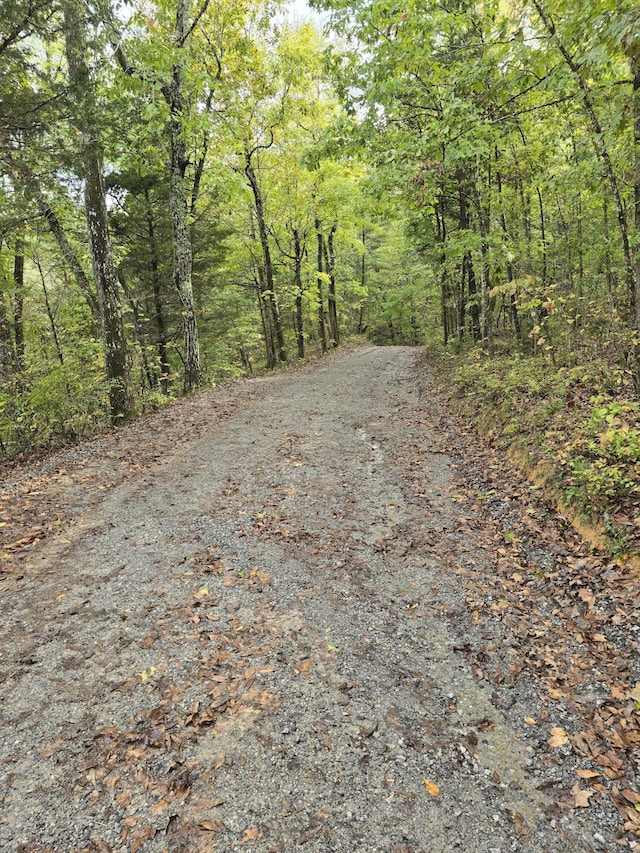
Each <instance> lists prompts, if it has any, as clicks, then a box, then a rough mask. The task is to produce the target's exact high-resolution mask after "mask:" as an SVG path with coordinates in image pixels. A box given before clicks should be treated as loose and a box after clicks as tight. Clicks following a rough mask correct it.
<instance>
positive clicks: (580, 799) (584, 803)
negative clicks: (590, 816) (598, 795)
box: [571, 782, 595, 809]
mask: <svg viewBox="0 0 640 853" xmlns="http://www.w3.org/2000/svg"><path fill="white" fill-rule="evenodd" d="M571 793H572V794H573V806H574V808H576V809H584V808H587V807H588V806H589V797H593V795H594V793H595V792H594V791H586V790H585V789H584V788H581V787H580V783H579V782H576V784H575V785H574V786H573V788H572V789H571Z"/></svg>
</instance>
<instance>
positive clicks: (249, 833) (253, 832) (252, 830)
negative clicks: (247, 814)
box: [242, 826, 262, 844]
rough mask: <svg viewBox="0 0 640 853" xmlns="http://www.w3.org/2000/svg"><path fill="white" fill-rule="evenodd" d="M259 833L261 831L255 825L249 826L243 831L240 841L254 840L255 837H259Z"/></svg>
mask: <svg viewBox="0 0 640 853" xmlns="http://www.w3.org/2000/svg"><path fill="white" fill-rule="evenodd" d="M261 835H262V833H261V832H260V830H259V829H258V827H257V826H251V827H249V829H247V830H245V833H244V835H243V836H242V843H243V844H245V843H246V842H247V841H255V840H256V839H257V838H260V836H261Z"/></svg>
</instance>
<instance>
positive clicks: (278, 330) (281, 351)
mask: <svg viewBox="0 0 640 853" xmlns="http://www.w3.org/2000/svg"><path fill="white" fill-rule="evenodd" d="M251 158H252V153H251V152H249V151H247V152H245V168H244V173H245V175H246V177H247V182H248V184H249V186H250V187H251V192H252V193H253V201H254V206H255V212H256V221H257V223H258V235H259V237H260V249H261V251H262V270H263V274H264V296H265V297H266V300H267V306H268V308H269V313H270V315H271V323H272V328H273V331H274V334H275V338H276V341H277V344H278V360H279V361H280V362H282V363H283V364H286V362H287V351H286V347H285V343H284V333H283V330H282V322H281V320H280V308H279V306H278V300H277V298H276V291H275V281H274V277H273V263H272V261H271V249H270V247H269V235H268V233H267V222H266V218H265V214H264V202H263V199H262V191H261V189H260V184H259V183H258V177H257V175H256V173H255V170H254V168H253V165H252V162H251Z"/></svg>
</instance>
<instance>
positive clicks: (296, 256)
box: [292, 228, 304, 359]
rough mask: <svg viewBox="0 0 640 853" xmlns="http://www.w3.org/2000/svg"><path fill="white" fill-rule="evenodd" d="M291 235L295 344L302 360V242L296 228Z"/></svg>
mask: <svg viewBox="0 0 640 853" xmlns="http://www.w3.org/2000/svg"><path fill="white" fill-rule="evenodd" d="M292 233H293V264H294V266H293V289H294V292H295V294H296V313H295V325H296V342H297V344H298V358H300V359H302V358H304V318H303V314H302V255H303V251H302V241H301V240H300V233H299V231H298V229H297V228H292Z"/></svg>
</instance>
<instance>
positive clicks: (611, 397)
mask: <svg viewBox="0 0 640 853" xmlns="http://www.w3.org/2000/svg"><path fill="white" fill-rule="evenodd" d="M428 359H429V362H430V363H431V365H432V366H433V368H434V369H435V371H436V375H437V377H438V384H439V390H441V391H442V392H444V393H445V394H446V396H447V397H448V399H449V401H450V403H451V404H452V405H453V406H454V407H455V408H456V409H457V410H458V411H459V412H460V413H461V414H463V415H464V416H465V417H466V418H467V419H468V420H470V421H471V422H472V423H473V424H474V425H475V427H476V428H477V429H478V431H479V433H480V434H481V435H483V436H484V437H485V438H488V439H489V440H490V442H491V443H492V444H493V445H494V446H495V447H498V448H502V449H504V450H505V452H506V453H508V454H509V455H510V456H511V457H512V458H513V459H514V460H515V461H516V462H517V463H518V464H520V466H521V467H524V468H525V469H526V471H527V474H528V475H529V476H530V477H531V478H532V479H534V480H536V481H537V482H539V483H541V484H542V485H543V486H544V488H545V489H546V491H547V494H548V495H549V496H550V497H551V498H553V499H554V500H556V501H557V502H558V503H560V504H561V505H562V506H563V507H564V508H565V509H568V510H569V511H570V512H571V514H572V515H573V516H574V518H576V519H578V520H579V521H580V522H582V523H587V524H589V525H590V526H591V527H592V528H594V530H595V531H596V532H597V533H599V534H600V536H601V538H602V539H603V540H604V544H605V545H606V547H607V548H608V550H609V551H610V552H611V553H612V555H613V556H616V557H619V558H626V557H627V556H629V555H634V556H637V555H638V554H640V403H638V402H637V401H636V400H634V399H633V396H632V391H631V386H630V383H629V378H628V376H627V374H626V372H625V371H624V370H623V369H621V368H615V367H614V368H612V367H611V366H610V365H607V364H606V363H604V362H600V361H598V360H597V359H594V360H592V361H591V363H589V364H587V365H576V366H572V365H563V366H555V365H553V364H551V363H550V362H548V361H546V360H545V359H544V358H542V357H540V356H531V355H522V354H520V355H518V354H516V355H514V354H508V355H496V356H491V357H489V356H487V355H486V354H485V353H483V352H482V350H481V349H480V348H478V347H475V348H471V347H470V348H464V347H463V348H459V347H456V348H443V347H432V348H429V350H428Z"/></svg>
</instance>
